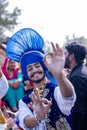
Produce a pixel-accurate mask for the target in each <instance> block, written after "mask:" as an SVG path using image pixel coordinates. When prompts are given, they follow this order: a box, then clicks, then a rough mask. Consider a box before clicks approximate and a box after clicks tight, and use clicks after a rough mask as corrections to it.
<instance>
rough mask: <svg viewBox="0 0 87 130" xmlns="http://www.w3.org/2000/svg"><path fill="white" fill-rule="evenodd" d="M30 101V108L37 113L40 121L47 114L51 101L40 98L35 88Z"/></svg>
mask: <svg viewBox="0 0 87 130" xmlns="http://www.w3.org/2000/svg"><path fill="white" fill-rule="evenodd" d="M31 99H32V102H31V103H30V108H31V109H33V110H34V111H35V112H36V113H37V117H38V119H39V120H42V119H43V118H44V117H45V115H46V114H48V113H49V110H50V106H51V101H48V100H47V99H45V98H41V97H40V95H39V91H38V89H37V88H35V90H34V92H32V94H31Z"/></svg>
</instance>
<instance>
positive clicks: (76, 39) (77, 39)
mask: <svg viewBox="0 0 87 130" xmlns="http://www.w3.org/2000/svg"><path fill="white" fill-rule="evenodd" d="M71 42H79V43H81V44H82V45H84V46H86V47H87V38H85V37H83V36H81V37H76V36H75V35H74V34H73V37H72V39H70V38H69V36H66V41H65V43H64V45H63V49H64V48H65V45H67V44H69V43H71Z"/></svg>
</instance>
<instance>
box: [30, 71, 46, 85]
mask: <svg viewBox="0 0 87 130" xmlns="http://www.w3.org/2000/svg"><path fill="white" fill-rule="evenodd" d="M38 73H40V74H41V73H44V72H38ZM33 75H34V74H32V75H31V76H30V78H29V80H30V81H31V82H33V83H40V82H41V81H42V80H43V79H44V78H45V73H44V75H43V77H42V78H40V79H37V80H32V79H31V77H33Z"/></svg>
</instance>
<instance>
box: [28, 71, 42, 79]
mask: <svg viewBox="0 0 87 130" xmlns="http://www.w3.org/2000/svg"><path fill="white" fill-rule="evenodd" d="M37 73H38V74H42V73H43V72H42V71H39V72H33V73H32V75H31V76H30V77H31V78H32V77H33V76H34V75H35V74H37Z"/></svg>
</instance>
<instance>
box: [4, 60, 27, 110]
mask: <svg viewBox="0 0 87 130" xmlns="http://www.w3.org/2000/svg"><path fill="white" fill-rule="evenodd" d="M8 60H9V59H8V58H6V59H5V62H4V65H3V66H2V71H3V73H4V75H5V76H6V78H7V80H8V81H9V82H15V81H16V80H20V84H19V87H17V88H13V87H12V86H10V85H9V89H8V91H7V93H6V95H5V96H4V97H3V100H4V101H7V102H8V103H9V106H10V107H11V108H13V107H14V106H18V103H19V100H20V99H21V98H22V97H23V96H24V85H23V83H22V80H23V76H22V73H21V72H19V70H20V69H19V68H14V70H13V71H12V76H9V74H8V72H7V64H8Z"/></svg>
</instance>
